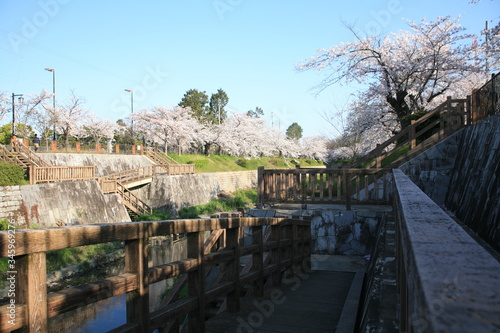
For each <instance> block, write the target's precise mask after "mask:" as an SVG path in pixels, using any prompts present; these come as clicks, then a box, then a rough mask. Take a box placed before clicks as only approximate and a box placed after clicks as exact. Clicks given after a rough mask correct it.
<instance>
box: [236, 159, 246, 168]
mask: <svg viewBox="0 0 500 333" xmlns="http://www.w3.org/2000/svg"><path fill="white" fill-rule="evenodd" d="M235 163H236V164H237V165H239V166H240V167H242V168H247V166H248V161H247V160H245V159H244V158H239V159H237V160H236V162H235Z"/></svg>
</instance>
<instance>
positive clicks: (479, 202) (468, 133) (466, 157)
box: [446, 115, 500, 251]
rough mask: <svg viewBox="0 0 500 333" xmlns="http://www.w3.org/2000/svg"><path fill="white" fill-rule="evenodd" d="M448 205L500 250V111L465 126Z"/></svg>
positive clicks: (462, 219) (449, 190) (449, 191)
mask: <svg viewBox="0 0 500 333" xmlns="http://www.w3.org/2000/svg"><path fill="white" fill-rule="evenodd" d="M446 207H447V208H448V209H449V210H451V211H452V212H453V213H454V214H455V216H456V217H457V218H458V219H459V220H460V221H462V222H463V223H465V224H466V225H468V226H469V227H470V228H471V229H472V230H473V231H474V232H476V233H477V234H478V235H479V236H480V237H481V238H482V239H483V240H485V241H486V242H488V243H489V244H490V245H491V246H493V247H494V248H495V249H496V250H497V251H500V115H497V116H492V117H490V118H487V119H485V120H483V121H481V122H479V123H477V124H476V125H474V126H471V127H468V128H466V129H465V131H464V135H463V136H462V138H461V140H460V145H459V149H458V154H457V159H456V163H455V169H454V173H453V176H452V178H451V181H450V186H449V189H448V195H447V196H446Z"/></svg>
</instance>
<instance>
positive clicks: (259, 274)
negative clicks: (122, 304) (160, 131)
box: [0, 218, 310, 333]
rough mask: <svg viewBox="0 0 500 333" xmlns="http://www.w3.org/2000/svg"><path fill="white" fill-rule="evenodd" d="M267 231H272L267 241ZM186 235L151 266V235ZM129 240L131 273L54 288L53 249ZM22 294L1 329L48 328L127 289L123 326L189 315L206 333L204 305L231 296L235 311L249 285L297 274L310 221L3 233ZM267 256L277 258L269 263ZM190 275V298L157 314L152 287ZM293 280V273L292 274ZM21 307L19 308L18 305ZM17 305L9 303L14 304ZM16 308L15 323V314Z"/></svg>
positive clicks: (2, 314)
mask: <svg viewBox="0 0 500 333" xmlns="http://www.w3.org/2000/svg"><path fill="white" fill-rule="evenodd" d="M246 227H251V230H252V237H251V238H252V244H251V245H245V243H247V242H244V241H243V236H242V235H243V228H246ZM263 228H271V237H270V238H269V239H268V241H267V242H266V241H265V240H264V237H263V234H264V233H263ZM217 230H223V231H224V235H225V242H224V244H220V243H219V244H220V245H221V246H220V247H219V249H218V250H217V251H216V252H210V253H207V251H206V247H205V246H204V241H205V237H204V236H205V232H206V231H217ZM177 234H186V236H187V237H186V239H187V256H186V257H185V258H183V259H181V260H178V261H175V262H170V263H167V264H164V265H159V266H154V267H149V263H148V260H147V247H148V238H149V237H154V236H157V235H177ZM115 241H124V244H125V273H123V274H120V275H116V276H112V277H108V278H106V279H104V280H102V281H96V282H93V283H91V284H84V285H78V286H74V287H71V288H67V289H64V290H62V291H59V292H52V293H47V287H46V286H47V283H46V253H47V252H48V251H53V250H60V249H65V248H69V247H77V246H84V245H90V244H99V243H105V242H115ZM9 244H15V257H14V256H13V259H12V262H11V263H12V265H13V268H12V272H11V274H12V276H14V277H15V286H16V292H17V291H22V292H17V293H16V298H15V299H14V298H12V303H9V304H8V305H5V306H2V307H0V333H3V332H10V331H13V330H17V329H20V328H23V327H29V328H30V330H33V331H37V332H42V333H43V332H47V330H48V319H49V318H51V317H55V316H57V315H59V314H62V313H65V312H67V311H70V310H73V309H78V308H80V307H84V306H86V305H88V304H91V303H93V302H97V301H100V300H102V299H106V298H109V297H112V296H117V295H120V294H125V293H126V294H127V303H126V307H127V310H126V312H127V316H126V317H127V323H126V324H125V325H123V326H120V327H118V328H116V329H115V330H116V331H118V330H120V331H140V332H151V331H153V330H155V329H157V328H160V327H162V326H163V325H165V324H166V323H168V322H172V321H174V322H175V321H176V320H178V319H179V318H184V317H185V315H186V314H189V316H188V326H189V327H188V331H190V332H203V331H204V322H205V313H204V312H205V306H206V304H208V303H210V302H211V301H213V300H214V299H216V298H219V297H226V298H227V299H228V302H227V304H228V310H229V311H238V308H239V304H240V290H241V288H242V287H243V286H244V285H248V286H250V287H251V288H252V287H253V288H256V289H255V290H256V291H257V292H258V291H259V286H263V285H264V283H265V282H266V279H271V280H272V281H273V283H274V284H275V285H279V283H280V281H281V279H282V277H283V276H284V273H285V272H287V271H288V272H291V273H292V274H294V273H297V272H298V270H300V269H303V268H304V267H306V266H307V265H305V263H307V262H308V260H310V259H309V257H310V223H309V222H306V221H301V220H293V219H287V218H232V219H199V220H177V221H151V222H135V223H116V224H115V223H114V224H99V225H85V226H69V227H63V228H51V229H42V230H35V229H31V230H29V229H24V230H14V229H11V230H9V231H2V232H0V258H8V257H11V256H12V251H11V250H12V247H9ZM265 253H268V255H267V257H268V258H270V261H269V263H267V264H259V263H264V260H263V258H264V256H265ZM247 255H249V256H252V257H253V262H254V265H253V266H252V269H251V270H250V271H249V272H248V273H246V274H242V273H240V272H239V267H240V258H242V257H243V256H247ZM218 263H220V264H221V265H220V267H221V269H224V271H225V274H223V276H222V279H221V281H220V282H219V283H218V284H217V285H210V286H208V285H207V284H206V281H205V278H204V272H205V270H206V267H207V268H208V267H209V266H210V265H215V264H218ZM183 274H186V275H187V284H188V295H187V297H185V298H182V299H178V297H176V298H175V299H174V300H173V301H172V302H171V303H169V304H167V305H165V306H164V307H161V308H159V309H158V310H156V311H154V312H150V311H149V293H148V286H149V285H150V284H153V283H156V282H159V281H162V280H166V279H169V278H172V277H175V276H182V275H183ZM287 277H288V275H287ZM12 304H14V305H12ZM9 306H10V308H9ZM12 307H14V308H15V310H13V311H14V312H15V316H14V318H15V319H14V320H13V319H11V318H9V315H10V314H12V311H11V309H12Z"/></svg>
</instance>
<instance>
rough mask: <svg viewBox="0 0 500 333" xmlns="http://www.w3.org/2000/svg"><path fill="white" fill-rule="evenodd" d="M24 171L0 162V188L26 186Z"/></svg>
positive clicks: (19, 167) (13, 165) (18, 167)
mask: <svg viewBox="0 0 500 333" xmlns="http://www.w3.org/2000/svg"><path fill="white" fill-rule="evenodd" d="M26 183H27V182H26V179H25V177H24V169H23V168H22V167H21V166H19V165H16V164H12V163H9V162H4V161H0V186H10V185H23V184H26Z"/></svg>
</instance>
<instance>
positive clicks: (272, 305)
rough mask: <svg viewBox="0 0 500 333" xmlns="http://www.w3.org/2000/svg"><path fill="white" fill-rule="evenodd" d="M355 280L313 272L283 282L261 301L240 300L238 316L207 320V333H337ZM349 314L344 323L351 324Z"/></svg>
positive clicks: (346, 274)
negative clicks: (348, 322)
mask: <svg viewBox="0 0 500 333" xmlns="http://www.w3.org/2000/svg"><path fill="white" fill-rule="evenodd" d="M355 276H356V273H354V272H331V271H312V272H310V273H302V274H299V275H297V276H295V277H293V278H290V279H286V278H285V279H284V280H283V282H282V286H281V287H270V288H267V289H266V292H265V295H264V297H261V298H252V297H248V298H245V299H243V300H242V303H241V309H240V311H239V312H238V313H234V314H231V313H223V314H221V315H219V316H216V317H213V318H211V319H209V320H208V321H207V322H206V332H211V333H226V332H227V333H230V332H237V333H252V332H262V333H271V332H280V333H282V332H300V333H307V332H311V333H312V332H336V331H337V326H339V322H340V318H341V316H343V317H344V316H346V314H345V311H344V314H342V310H343V309H344V305H346V308H349V302H346V299H348V298H349V297H350V296H348V295H349V294H350V290H351V289H352V288H351V285H353V286H354V284H353V280H354V279H355ZM358 276H359V275H358ZM358 280H359V279H358ZM355 283H356V282H355ZM351 294H352V291H351ZM356 301H357V300H356ZM355 303H356V306H357V302H355ZM356 306H355V307H356ZM349 312H351V313H347V316H348V317H350V318H347V321H350V322H354V320H355V317H356V310H355V309H354V310H352V309H351V311H349ZM343 320H344V319H343ZM339 331H340V330H339Z"/></svg>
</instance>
